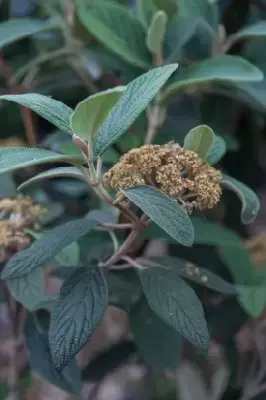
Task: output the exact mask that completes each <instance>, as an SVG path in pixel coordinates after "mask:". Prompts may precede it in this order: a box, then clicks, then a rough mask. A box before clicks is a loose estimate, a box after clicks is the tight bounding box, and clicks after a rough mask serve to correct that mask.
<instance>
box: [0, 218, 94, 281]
mask: <svg viewBox="0 0 266 400" xmlns="http://www.w3.org/2000/svg"><path fill="white" fill-rule="evenodd" d="M96 224H97V222H96V221H95V220H93V219H92V220H91V219H89V217H86V218H80V219H76V220H74V221H70V222H66V223H65V224H63V225H60V226H58V227H56V228H54V229H53V230H52V231H51V232H49V233H48V234H46V235H44V236H42V237H41V238H40V239H39V240H36V241H35V242H33V244H32V245H31V246H30V247H28V248H27V249H25V250H23V251H21V252H19V253H17V254H15V255H14V256H13V257H12V258H11V259H10V260H9V262H8V263H7V264H6V266H5V268H4V270H3V271H2V275H1V277H2V279H13V278H19V277H22V276H24V275H26V274H28V273H29V272H31V271H32V270H34V269H35V268H38V267H39V266H41V265H43V264H45V263H46V262H47V261H49V260H52V259H53V258H54V257H55V256H56V255H57V254H59V253H60V252H61V251H62V250H63V249H64V248H65V247H67V246H68V245H70V244H71V243H72V242H74V241H75V240H77V239H78V238H80V237H82V236H84V235H86V234H87V233H88V232H90V231H91V230H92V229H94V228H95V226H96Z"/></svg>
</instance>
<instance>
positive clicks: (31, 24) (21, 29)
mask: <svg viewBox="0 0 266 400" xmlns="http://www.w3.org/2000/svg"><path fill="white" fill-rule="evenodd" d="M58 27H59V23H58V20H56V19H49V20H40V19H34V18H14V19H9V20H8V21H5V22H1V24H0V38H1V39H0V48H1V47H4V46H7V45H9V44H11V43H13V42H15V41H16V40H20V39H24V38H26V37H27V36H31V35H34V34H36V33H38V32H42V31H45V30H48V29H54V28H58Z"/></svg>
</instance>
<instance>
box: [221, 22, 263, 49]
mask: <svg viewBox="0 0 266 400" xmlns="http://www.w3.org/2000/svg"><path fill="white" fill-rule="evenodd" d="M265 36H266V22H265V21H259V22H257V23H255V24H253V25H249V26H246V27H244V28H243V29H241V30H240V31H238V32H237V33H235V34H234V35H231V36H229V37H228V42H229V43H230V45H233V44H234V43H236V42H237V41H239V40H244V39H250V38H259V37H265Z"/></svg>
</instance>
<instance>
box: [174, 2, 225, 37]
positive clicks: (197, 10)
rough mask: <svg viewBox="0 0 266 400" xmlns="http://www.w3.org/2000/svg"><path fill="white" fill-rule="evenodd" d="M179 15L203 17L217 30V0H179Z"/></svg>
mask: <svg viewBox="0 0 266 400" xmlns="http://www.w3.org/2000/svg"><path fill="white" fill-rule="evenodd" d="M178 8H179V15H180V16H184V17H193V18H194V19H195V20H196V19H201V20H202V21H204V22H205V23H207V24H208V25H209V26H210V27H212V28H213V29H214V30H217V26H218V21H219V19H218V17H219V11H218V6H217V4H216V0H178Z"/></svg>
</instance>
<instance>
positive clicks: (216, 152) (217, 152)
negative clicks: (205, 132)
mask: <svg viewBox="0 0 266 400" xmlns="http://www.w3.org/2000/svg"><path fill="white" fill-rule="evenodd" d="M229 138H230V137H229ZM225 153H226V143H225V140H224V139H223V138H222V137H221V136H218V135H214V142H213V144H212V147H211V149H210V150H209V152H208V155H207V161H208V163H209V164H210V165H214V164H217V163H218V162H219V161H220V160H221V159H222V158H223V156H224V155H225Z"/></svg>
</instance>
